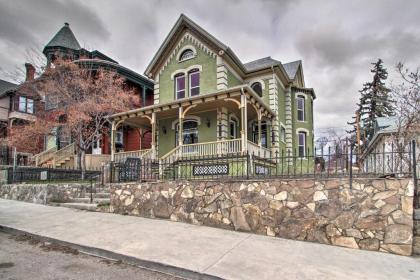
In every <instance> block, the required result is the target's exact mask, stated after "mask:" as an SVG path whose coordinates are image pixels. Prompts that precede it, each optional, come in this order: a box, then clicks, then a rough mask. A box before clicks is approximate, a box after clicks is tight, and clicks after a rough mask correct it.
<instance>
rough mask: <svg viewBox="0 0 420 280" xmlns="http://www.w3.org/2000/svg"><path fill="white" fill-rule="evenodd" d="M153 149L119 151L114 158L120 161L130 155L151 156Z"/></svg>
mask: <svg viewBox="0 0 420 280" xmlns="http://www.w3.org/2000/svg"><path fill="white" fill-rule="evenodd" d="M151 151H152V149H146V150H136V151H127V152H119V153H115V158H114V160H115V161H116V162H120V161H123V160H125V159H126V158H128V157H138V158H145V157H146V156H150V154H151Z"/></svg>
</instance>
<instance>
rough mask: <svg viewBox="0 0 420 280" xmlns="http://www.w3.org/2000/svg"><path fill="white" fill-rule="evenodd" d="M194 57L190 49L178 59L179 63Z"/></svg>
mask: <svg viewBox="0 0 420 280" xmlns="http://www.w3.org/2000/svg"><path fill="white" fill-rule="evenodd" d="M193 57H194V52H193V51H192V50H191V49H186V50H185V51H183V52H182V54H181V55H180V57H179V61H184V60H187V59H190V58H193Z"/></svg>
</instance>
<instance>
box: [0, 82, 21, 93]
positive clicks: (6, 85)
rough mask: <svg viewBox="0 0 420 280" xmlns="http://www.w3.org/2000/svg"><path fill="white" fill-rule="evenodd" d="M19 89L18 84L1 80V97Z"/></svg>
mask: <svg viewBox="0 0 420 280" xmlns="http://www.w3.org/2000/svg"><path fill="white" fill-rule="evenodd" d="M17 87H18V85H17V84H14V83H10V82H8V81H5V80H1V79H0V97H3V96H4V95H5V94H6V93H7V92H8V91H10V90H14V89H16V88H17Z"/></svg>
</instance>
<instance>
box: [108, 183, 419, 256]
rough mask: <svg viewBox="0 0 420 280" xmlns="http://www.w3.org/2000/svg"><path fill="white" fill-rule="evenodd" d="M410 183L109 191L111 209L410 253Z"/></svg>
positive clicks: (124, 187)
mask: <svg viewBox="0 0 420 280" xmlns="http://www.w3.org/2000/svg"><path fill="white" fill-rule="evenodd" d="M413 195H414V184H413V182H412V181H410V180H407V179H401V180H398V179H356V180H354V181H353V187H352V189H350V187H349V184H348V179H342V180H341V179H333V180H327V181H314V180H291V181H280V180H270V181H251V182H250V181H246V182H229V181H224V182H223V181H206V182H203V181H201V182H198V181H189V182H187V181H172V182H160V183H159V182H158V183H127V184H114V185H112V186H111V212H115V213H119V214H128V215H136V216H142V217H150V218H162V219H170V220H173V221H181V222H187V223H192V224H197V225H207V226H215V227H219V228H225V229H231V230H238V231H245V232H253V233H257V234H264V235H268V236H276V237H282V238H289V239H296V240H305V241H312V242H319V243H325V244H332V245H338V246H343V247H349V248H356V249H365V250H372V251H382V252H390V253H395V254H401V255H411V254H412V250H413Z"/></svg>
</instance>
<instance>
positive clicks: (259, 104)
mask: <svg viewBox="0 0 420 280" xmlns="http://www.w3.org/2000/svg"><path fill="white" fill-rule="evenodd" d="M241 90H243V91H244V93H245V94H246V96H247V99H248V102H250V103H251V104H253V105H254V106H255V107H256V108H257V109H261V110H262V114H263V115H265V116H266V117H267V118H272V117H274V116H275V114H274V112H273V111H272V110H271V109H270V108H269V107H268V106H267V105H266V104H265V103H264V101H263V100H262V99H261V97H259V96H258V94H257V93H255V91H254V90H253V89H252V88H251V87H250V86H249V85H246V84H244V85H239V86H235V87H231V88H228V89H225V90H218V91H215V92H212V93H207V94H203V95H198V96H193V97H189V98H183V99H179V100H174V101H171V102H166V103H162V104H155V105H150V106H146V107H142V108H139V109H134V110H130V111H126V112H121V113H117V114H113V115H110V116H108V119H110V120H112V121H113V120H117V121H118V120H125V119H130V118H137V117H142V116H145V115H150V114H152V113H153V112H156V113H157V112H164V111H168V110H171V109H176V108H179V107H184V106H189V105H195V104H203V103H208V102H212V101H222V100H224V99H226V98H234V97H239V96H240V95H241Z"/></svg>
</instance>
